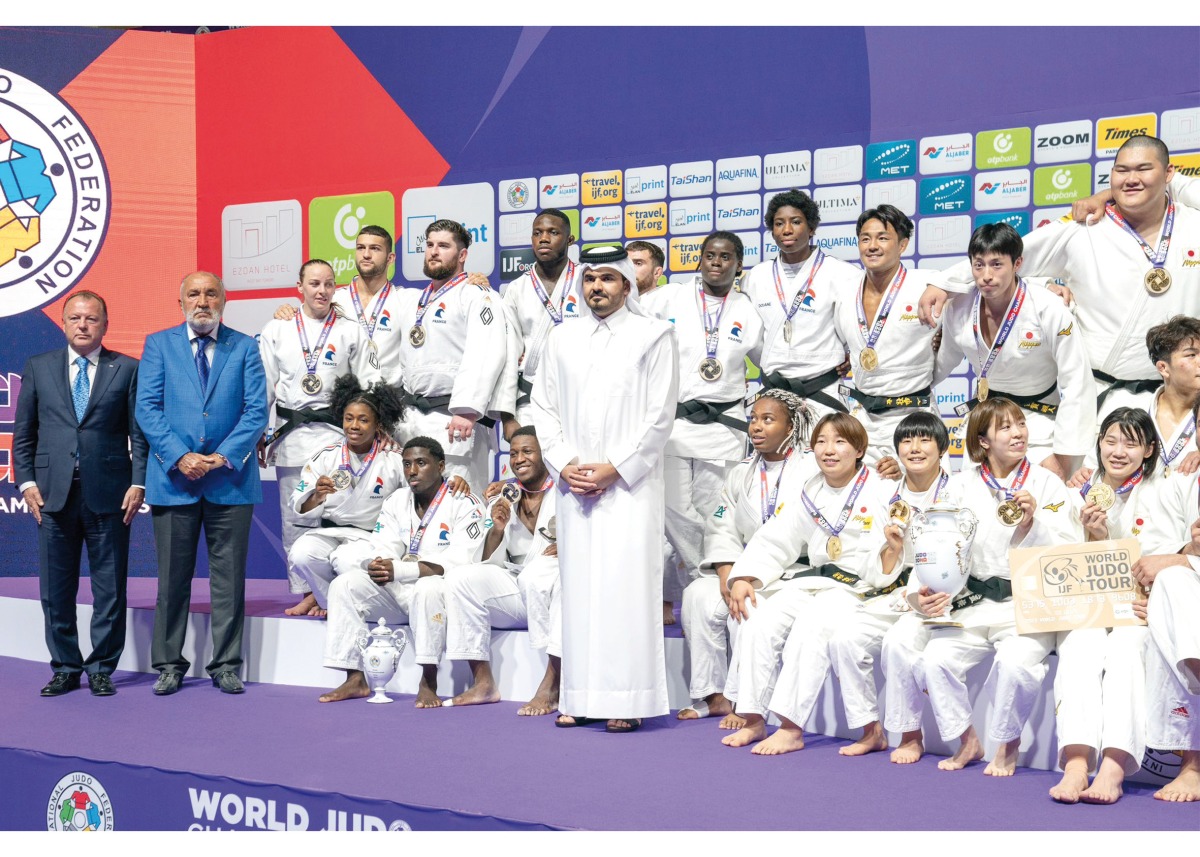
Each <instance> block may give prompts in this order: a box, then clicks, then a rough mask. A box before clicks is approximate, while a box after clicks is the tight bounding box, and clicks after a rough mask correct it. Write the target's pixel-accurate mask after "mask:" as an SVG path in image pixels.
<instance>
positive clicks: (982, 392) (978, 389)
mask: <svg viewBox="0 0 1200 857" xmlns="http://www.w3.org/2000/svg"><path fill="white" fill-rule="evenodd" d="M987 397H988V380H987V378H980V379H979V383H978V384H977V385H976V386H975V398H976V399H978V400H979V401H981V402H986V401H987Z"/></svg>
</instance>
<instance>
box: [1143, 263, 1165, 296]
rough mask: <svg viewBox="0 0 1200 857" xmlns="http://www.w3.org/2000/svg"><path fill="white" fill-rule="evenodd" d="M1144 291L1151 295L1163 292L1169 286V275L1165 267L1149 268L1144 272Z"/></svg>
mask: <svg viewBox="0 0 1200 857" xmlns="http://www.w3.org/2000/svg"><path fill="white" fill-rule="evenodd" d="M1145 283H1146V291H1148V292H1149V293H1150V294H1152V295H1161V294H1164V293H1165V292H1166V291H1167V289H1169V288H1171V275H1170V274H1169V273H1167V271H1166V269H1165V268H1151V269H1150V270H1149V271H1147V272H1146V277H1145Z"/></svg>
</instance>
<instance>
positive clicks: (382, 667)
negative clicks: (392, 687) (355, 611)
mask: <svg viewBox="0 0 1200 857" xmlns="http://www.w3.org/2000/svg"><path fill="white" fill-rule="evenodd" d="M368 640H370V644H369V645H368V642H367V641H368ZM407 642H408V638H407V637H406V636H405V634H404V629H403V628H397V629H396V630H395V631H391V630H389V629H388V626H387V622H385V621H384V620H383V618H382V617H381V618H380V619H379V622H378V624H376V626H375V627H374V628H372V629H371V633H370V634H367V633H366V632H363V634H362V635H361V636H360V637H359V640H358V650H359V651H360V652H361V653H362V660H363V674H364V675H366V677H367V685H368V686H369V687H370V688H371V690H373V691H375V695H374V696H372V697H370V698H369V699H368V700H367V702H393V701H394V700H392V699H391V698H390V697H389V696H388V695H387V694H386V693H384V692H383V689H384V688H385V687H386V686H387V683H388V682H389V681H391V680H392V676H394V675H395V674H396V668H397V667H398V666H400V655H401V654H402V653H403V652H404V646H405V644H406V643H407Z"/></svg>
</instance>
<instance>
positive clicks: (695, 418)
mask: <svg viewBox="0 0 1200 857" xmlns="http://www.w3.org/2000/svg"><path fill="white" fill-rule="evenodd" d="M741 402H742V400H741V399H734V400H733V401H732V402H701V401H699V400H698V399H689V400H688V401H686V402H680V403H679V404H678V405H676V406H675V419H677V420H687V421H688V422H689V423H695V424H696V425H698V426H702V425H707V424H709V423H720V424H721V425H723V426H729V427H730V428H732V429H737V430H738V431H746V430H747V429H748V428H749V427H750V426H749V424H748V423H746V422H745V421H744V420H739V419H735V418H733V417H731V416H729V415H727V414H726V413H725V411H727V410H729V409H730V408H732V407H733V406H734V405H739V404H741Z"/></svg>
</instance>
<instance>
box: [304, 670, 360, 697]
mask: <svg viewBox="0 0 1200 857" xmlns="http://www.w3.org/2000/svg"><path fill="white" fill-rule="evenodd" d="M370 695H371V688H369V687H367V680H366V679H365V678H364V677H363V674H362V673H361V672H358V671H357V670H355V671H354V672H351V673H350V674H349V675H347V676H346V680H345V681H344V682H342V683H341V684H340V685H338V686H337V687H335V688H334V689H333V690H331V691H329V693H323V694H321V695H320V696H319V697H317V702H341V701H342V700H343V699H363V698H365V697H368V696H370Z"/></svg>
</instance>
